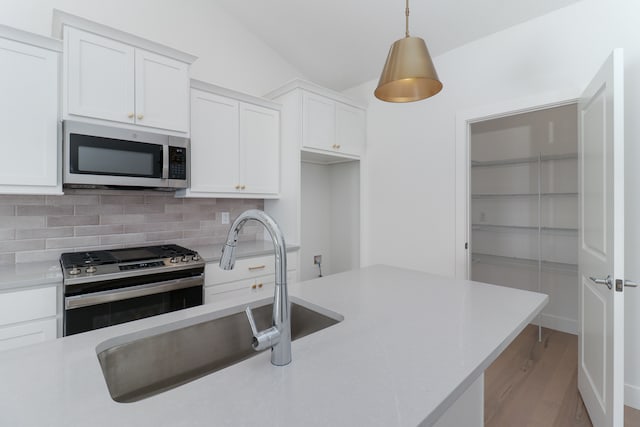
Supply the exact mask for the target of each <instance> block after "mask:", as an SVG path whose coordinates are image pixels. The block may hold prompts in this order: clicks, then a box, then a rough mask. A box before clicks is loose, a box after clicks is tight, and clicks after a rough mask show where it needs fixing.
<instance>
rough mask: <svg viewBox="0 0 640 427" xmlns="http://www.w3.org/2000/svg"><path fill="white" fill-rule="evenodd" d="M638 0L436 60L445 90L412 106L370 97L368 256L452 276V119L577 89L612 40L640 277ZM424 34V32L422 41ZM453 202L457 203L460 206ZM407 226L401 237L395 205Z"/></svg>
mask: <svg viewBox="0 0 640 427" xmlns="http://www.w3.org/2000/svg"><path fill="white" fill-rule="evenodd" d="M638 16H640V3H639V2H637V1H636V0H606V1H605V0H583V1H581V2H578V3H576V4H574V5H572V6H568V7H566V8H563V9H560V10H558V11H556V12H553V13H551V14H548V15H545V16H542V17H539V18H537V19H534V20H531V21H529V22H526V23H523V24H520V25H518V26H515V27H512V28H510V29H507V30H505V31H502V32H499V33H496V34H493V35H491V36H488V37H485V38H483V39H480V40H478V41H476V42H473V43H470V44H468V45H465V46H462V47H460V48H458V49H455V50H453V51H450V52H448V53H446V54H444V55H441V56H439V57H436V58H434V62H435V65H436V68H437V70H438V74H439V76H440V77H441V79H442V81H443V83H444V89H443V91H442V92H441V93H440V94H438V95H437V96H435V97H434V98H431V99H427V100H425V101H421V102H418V103H413V104H405V105H394V104H386V103H382V102H380V101H377V100H376V99H375V98H373V96H372V93H373V89H374V88H375V85H376V82H375V81H371V82H367V83H365V84H363V85H361V86H359V87H357V88H353V89H352V90H349V91H348V94H349V95H350V96H354V97H361V98H363V99H365V100H367V101H368V102H369V103H370V104H369V109H368V113H367V114H368V116H367V118H368V120H367V123H368V129H367V144H368V146H367V157H368V162H369V164H370V167H369V168H368V171H369V172H368V175H367V176H366V178H365V179H366V181H365V185H366V187H367V191H368V197H367V206H366V207H365V216H366V218H365V224H366V226H367V229H366V231H365V232H366V233H367V236H366V237H367V241H368V245H367V248H366V252H365V253H366V257H365V262H366V263H367V264H374V263H378V262H385V263H389V264H394V265H399V266H403V267H410V268H417V269H420V270H425V271H430V272H434V273H439V274H444V275H450V276H452V275H454V273H455V269H456V265H455V256H454V240H453V236H454V235H455V221H454V216H455V215H454V212H456V208H457V207H456V204H455V178H456V174H455V118H456V112H458V111H461V110H464V109H470V108H474V107H478V106H483V105H488V104H496V103H502V102H509V101H513V100H518V99H522V98H527V97H532V96H535V95H538V94H540V93H542V92H557V91H562V92H567V91H573V92H574V93H575V94H576V95H577V94H579V93H580V92H581V91H582V89H583V88H584V87H585V86H586V84H587V83H588V82H589V81H590V79H591V78H592V77H593V76H594V75H595V73H596V72H597V71H598V69H599V67H600V65H601V64H602V63H603V62H604V60H605V59H606V58H607V56H608V55H609V53H610V52H611V50H612V49H613V48H616V47H622V48H624V49H625V80H626V81H625V87H626V90H625V95H626V96H625V111H626V113H625V115H626V125H625V136H626V156H625V157H626V171H627V174H626V183H625V184H626V189H627V190H626V191H627V193H626V208H625V209H626V212H625V217H626V242H625V247H626V276H627V278H628V279H632V280H640V262H638V259H639V258H640V221H638V218H640V194H639V193H640V190H639V189H640V174H638V173H637V165H638V164H640V147H638V140H639V139H640V120H638V117H640V96H639V95H640V43H638V40H640V25H638ZM427 42H428V40H427ZM458 208H460V207H458ZM398 211H401V212H402V217H401V219H400V220H401V221H403V223H406V224H407V225H406V226H405V227H403V230H406V231H405V232H403V233H402V235H401V237H400V238H398V236H396V233H395V232H394V229H395V228H394V227H390V225H391V224H393V223H394V222H395V221H396V218H397V217H398V216H397V212H398ZM625 314H626V318H625V323H626V325H627V327H626V374H625V380H626V383H627V388H626V393H625V399H626V401H627V402H628V403H630V404H633V406H635V407H640V363H639V362H638V361H639V360H640V290H638V289H631V290H628V291H627V292H626V310H625Z"/></svg>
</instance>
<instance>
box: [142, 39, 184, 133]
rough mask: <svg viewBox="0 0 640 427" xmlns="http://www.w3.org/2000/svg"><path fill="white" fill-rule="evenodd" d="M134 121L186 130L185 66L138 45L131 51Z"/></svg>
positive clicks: (144, 124)
mask: <svg viewBox="0 0 640 427" xmlns="http://www.w3.org/2000/svg"><path fill="white" fill-rule="evenodd" d="M135 58H136V61H135V63H136V67H135V70H136V71H135V76H136V78H135V88H136V92H135V93H136V99H135V103H136V108H135V111H136V117H135V118H136V123H137V124H139V125H143V126H151V127H155V128H163V129H169V130H175V131H178V132H185V133H187V132H188V131H189V67H188V66H187V64H185V63H184V62H180V61H176V60H174V59H171V58H167V57H165V56H162V55H157V54H155V53H152V52H147V51H145V50H142V49H136V51H135Z"/></svg>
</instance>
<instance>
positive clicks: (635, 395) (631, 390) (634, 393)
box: [624, 384, 640, 410]
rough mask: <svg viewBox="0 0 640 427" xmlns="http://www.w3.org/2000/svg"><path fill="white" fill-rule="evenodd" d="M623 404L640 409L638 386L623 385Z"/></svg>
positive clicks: (639, 389) (639, 387)
mask: <svg viewBox="0 0 640 427" xmlns="http://www.w3.org/2000/svg"><path fill="white" fill-rule="evenodd" d="M624 404H625V405H627V406H631V407H632V408H634V409H638V410H640V386H636V385H631V384H625V385H624Z"/></svg>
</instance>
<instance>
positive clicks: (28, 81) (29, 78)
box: [0, 39, 61, 194]
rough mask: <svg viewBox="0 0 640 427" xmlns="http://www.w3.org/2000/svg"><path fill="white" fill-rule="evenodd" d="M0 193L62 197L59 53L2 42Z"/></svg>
mask: <svg viewBox="0 0 640 427" xmlns="http://www.w3.org/2000/svg"><path fill="white" fill-rule="evenodd" d="M0 64H2V79H0V94H2V95H1V96H0V128H1V129H2V139H3V141H4V144H5V148H6V150H5V153H4V155H3V156H0V193H40V194H43V193H60V192H61V187H60V186H59V183H58V181H59V180H58V141H57V135H58V131H57V120H58V53H57V52H54V51H51V50H48V49H44V48H39V47H35V46H31V45H27V44H22V43H18V42H15V41H12V40H5V39H0Z"/></svg>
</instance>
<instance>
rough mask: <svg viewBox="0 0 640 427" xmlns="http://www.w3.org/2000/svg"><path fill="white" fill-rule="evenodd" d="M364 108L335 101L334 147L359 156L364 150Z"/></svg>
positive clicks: (342, 151)
mask: <svg viewBox="0 0 640 427" xmlns="http://www.w3.org/2000/svg"><path fill="white" fill-rule="evenodd" d="M365 133H366V122H365V113H364V110H361V109H359V108H355V107H352V106H350V105H346V104H342V103H339V102H338V103H336V147H335V149H337V150H338V151H340V152H341V153H344V154H353V155H356V156H359V155H361V154H362V153H363V151H364V146H365V140H366V134H365Z"/></svg>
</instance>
